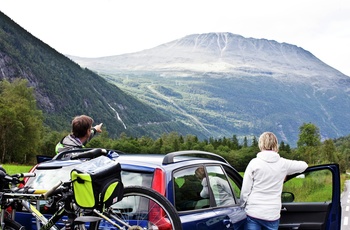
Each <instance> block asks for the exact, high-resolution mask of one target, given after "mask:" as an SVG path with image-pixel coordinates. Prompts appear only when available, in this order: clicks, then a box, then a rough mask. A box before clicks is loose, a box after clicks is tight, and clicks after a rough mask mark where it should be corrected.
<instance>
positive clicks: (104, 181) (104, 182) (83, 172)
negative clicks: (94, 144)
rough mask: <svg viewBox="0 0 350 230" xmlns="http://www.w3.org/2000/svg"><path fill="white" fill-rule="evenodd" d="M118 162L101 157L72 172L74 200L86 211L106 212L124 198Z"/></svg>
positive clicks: (81, 165) (83, 164)
mask: <svg viewBox="0 0 350 230" xmlns="http://www.w3.org/2000/svg"><path fill="white" fill-rule="evenodd" d="M120 171H121V166H120V164H119V163H118V162H117V161H114V160H111V159H109V158H108V157H105V156H100V157H97V158H94V159H92V160H89V161H87V162H84V163H82V164H80V165H79V166H78V167H76V168H75V169H73V170H72V171H71V180H72V183H73V192H74V199H75V201H76V203H77V205H78V206H79V207H81V208H85V209H92V208H95V209H98V210H104V209H106V208H108V207H109V206H111V205H112V204H113V203H115V202H118V201H120V200H121V199H122V198H123V190H124V186H123V183H122V181H121V176H120Z"/></svg>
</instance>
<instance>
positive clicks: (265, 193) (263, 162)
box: [241, 151, 308, 221]
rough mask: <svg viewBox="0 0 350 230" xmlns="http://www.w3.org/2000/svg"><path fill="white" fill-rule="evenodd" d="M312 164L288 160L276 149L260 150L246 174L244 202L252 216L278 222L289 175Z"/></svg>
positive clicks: (243, 190)
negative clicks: (285, 183)
mask: <svg viewBox="0 0 350 230" xmlns="http://www.w3.org/2000/svg"><path fill="white" fill-rule="evenodd" d="M307 167H308V165H307V164H306V162H304V161H295V160H288V159H285V158H282V157H280V155H279V154H278V153H276V152H274V151H262V152H259V153H258V154H257V156H256V158H254V159H252V160H251V161H250V162H249V164H248V166H247V168H246V170H245V173H244V178H243V185H242V190H241V202H242V203H241V204H242V205H243V206H245V210H246V213H247V215H248V216H251V217H254V218H258V219H262V220H269V221H274V220H278V219H279V218H280V211H281V205H282V204H281V193H282V189H283V181H284V179H285V177H286V175H291V174H294V173H300V172H303V171H305V169H306V168H307Z"/></svg>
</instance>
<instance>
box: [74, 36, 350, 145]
mask: <svg viewBox="0 0 350 230" xmlns="http://www.w3.org/2000/svg"><path fill="white" fill-rule="evenodd" d="M70 58H71V59H72V60H74V61H75V62H77V63H78V64H80V65H81V66H82V67H87V68H89V69H91V70H93V71H95V72H96V73H98V74H99V75H100V76H103V77H104V78H106V79H107V80H108V81H110V82H112V83H114V84H115V85H117V86H118V87H120V88H121V89H123V90H124V91H126V92H128V93H130V94H132V95H134V96H137V97H138V98H139V99H140V100H142V101H143V102H145V103H148V104H149V105H151V106H152V107H154V108H157V110H158V111H162V112H163V113H165V114H168V116H169V117H175V118H176V119H179V120H182V121H183V122H184V123H185V124H187V125H188V126H191V127H193V128H194V129H196V130H199V131H200V132H201V133H202V134H203V135H204V136H206V137H223V136H225V137H230V136H232V135H237V136H238V137H244V136H247V137H252V136H259V135H260V134H261V133H262V132H264V131H272V132H275V133H276V134H277V135H278V137H279V139H280V140H283V141H284V142H285V143H288V144H290V145H291V146H295V145H296V142H297V140H298V134H299V127H300V126H301V125H302V124H303V123H309V122H311V123H313V124H315V125H316V126H318V127H319V128H320V133H321V136H322V138H323V139H326V138H336V137H341V136H345V135H348V134H349V130H350V123H349V122H347V119H348V114H350V97H349V90H350V79H349V77H348V76H346V75H344V74H342V73H341V72H339V71H338V70H336V69H334V68H332V67H330V66H329V65H327V64H325V63H324V62H322V61H321V60H319V59H318V58H317V57H315V56H314V55H313V54H312V53H310V52H308V51H306V50H304V49H302V48H301V47H297V46H296V45H292V44H287V43H278V42H276V41H272V40H267V39H254V38H245V37H243V36H240V35H235V34H232V33H207V34H193V35H188V36H185V37H183V38H180V39H177V40H174V41H171V42H168V43H165V44H162V45H159V46H157V47H154V48H151V49H147V50H143V51H140V52H135V53H129V54H123V55H116V56H110V57H101V58H82V57H73V56H70Z"/></svg>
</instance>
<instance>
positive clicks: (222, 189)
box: [206, 166, 236, 206]
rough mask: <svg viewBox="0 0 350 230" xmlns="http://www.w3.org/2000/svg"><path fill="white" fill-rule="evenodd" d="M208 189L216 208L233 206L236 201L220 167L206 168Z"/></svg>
mask: <svg viewBox="0 0 350 230" xmlns="http://www.w3.org/2000/svg"><path fill="white" fill-rule="evenodd" d="M206 170H207V174H208V177H209V187H210V188H211V191H212V192H213V195H214V198H215V203H216V205H217V206H227V205H235V204H236V200H235V197H234V194H233V192H232V188H231V185H230V183H229V181H228V179H227V177H226V175H225V174H224V172H223V170H222V168H221V167H220V166H208V167H206Z"/></svg>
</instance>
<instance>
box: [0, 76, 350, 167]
mask: <svg viewBox="0 0 350 230" xmlns="http://www.w3.org/2000/svg"><path fill="white" fill-rule="evenodd" d="M27 83H28V82H27V80H20V79H17V80H15V81H13V82H11V83H10V82H8V81H6V80H4V81H1V82H0V161H1V163H18V164H34V163H35V160H36V156H37V155H47V156H54V155H55V152H54V149H55V145H56V144H57V142H58V141H60V140H61V139H62V138H63V137H64V136H65V135H67V133H68V131H67V132H57V131H54V130H50V129H49V128H47V127H45V126H44V125H43V120H44V117H43V113H42V111H41V110H39V109H38V108H37V106H36V101H35V97H34V90H33V88H30V87H28V84H27ZM86 147H92V148H107V149H115V150H119V151H122V152H125V153H148V154H166V153H169V152H173V151H179V150H202V151H208V152H213V153H217V154H219V155H221V156H223V157H224V158H225V159H226V160H227V161H228V162H229V163H230V164H231V165H233V166H234V167H235V168H236V169H237V170H239V171H244V170H245V167H246V165H247V164H248V163H249V161H250V160H251V159H252V158H254V157H255V155H256V153H257V152H259V148H258V140H257V137H252V138H249V139H248V138H247V137H244V138H243V139H239V138H238V137H237V136H236V135H232V136H231V137H222V138H209V139H204V140H199V139H198V138H197V136H195V135H186V136H182V135H180V134H178V133H177V132H170V133H164V134H162V135H161V136H160V137H159V138H157V139H152V138H150V137H147V136H142V137H132V136H128V135H127V134H125V133H121V134H120V136H119V137H118V138H115V139H112V138H110V137H109V136H108V132H107V131H104V132H103V133H102V134H100V135H98V136H97V137H95V138H94V139H92V140H91V141H90V142H89V143H88V144H87V146H86ZM349 149H350V137H349V138H347V137H343V138H339V139H335V140H333V139H327V140H323V141H321V135H320V130H319V128H318V127H317V126H316V125H314V124H312V123H304V124H302V125H301V126H300V128H299V139H298V142H297V147H296V148H291V147H290V146H289V144H287V143H284V142H283V141H281V142H280V143H279V150H280V151H279V153H280V155H281V156H282V157H286V158H288V159H296V160H305V161H306V162H308V163H309V165H315V164H323V163H339V165H340V168H341V170H342V171H343V172H345V170H346V169H347V168H348V167H349V165H348V163H347V162H348V157H349V156H348V155H349Z"/></svg>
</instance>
